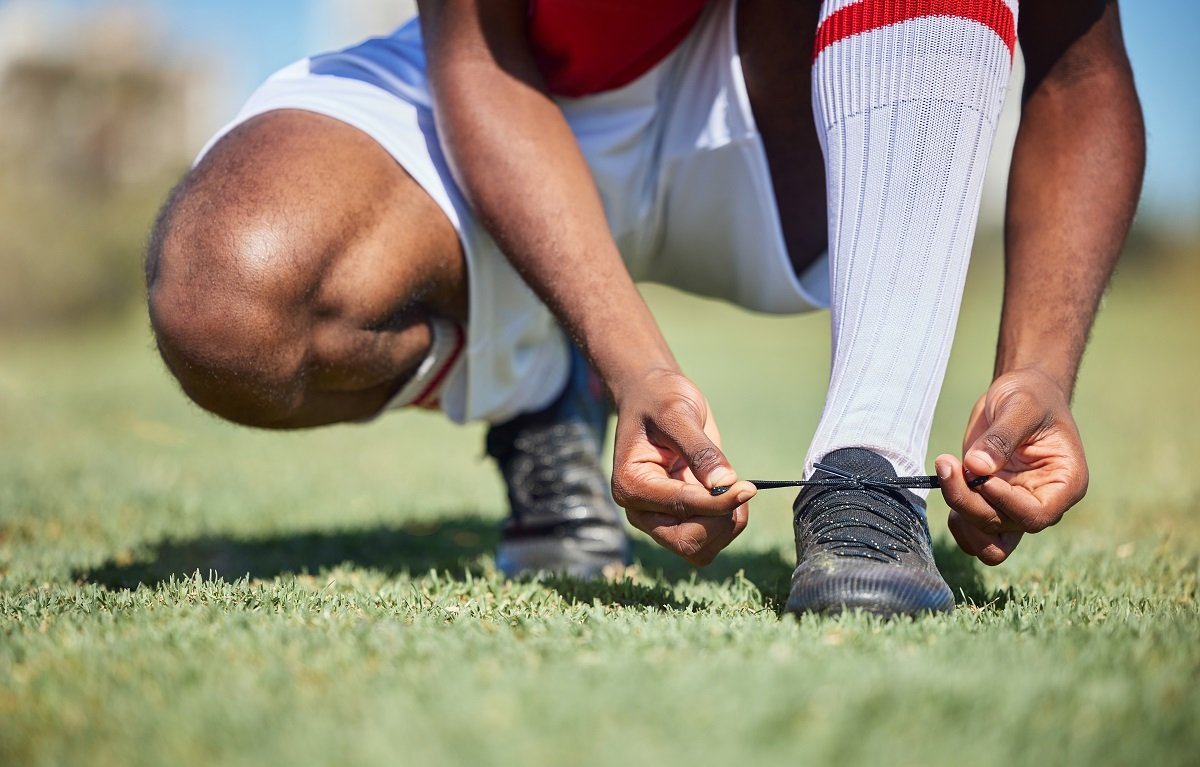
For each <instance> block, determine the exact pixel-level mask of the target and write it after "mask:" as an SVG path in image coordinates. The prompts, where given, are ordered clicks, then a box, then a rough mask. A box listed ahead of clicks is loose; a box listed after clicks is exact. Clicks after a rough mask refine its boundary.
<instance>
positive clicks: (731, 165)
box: [201, 0, 829, 423]
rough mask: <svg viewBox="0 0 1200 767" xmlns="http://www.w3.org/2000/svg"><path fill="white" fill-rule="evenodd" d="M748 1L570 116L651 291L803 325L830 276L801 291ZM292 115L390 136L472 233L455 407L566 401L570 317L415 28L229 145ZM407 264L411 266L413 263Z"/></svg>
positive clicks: (297, 68)
mask: <svg viewBox="0 0 1200 767" xmlns="http://www.w3.org/2000/svg"><path fill="white" fill-rule="evenodd" d="M735 12H736V11H735V2H734V0H723V2H718V3H715V4H713V5H712V6H710V7H709V8H708V9H707V10H706V11H705V13H704V16H703V17H702V18H701V20H700V21H699V22H698V23H697V25H696V28H695V29H694V30H693V31H692V33H691V34H690V35H689V37H688V38H687V39H686V40H685V41H684V42H683V43H682V44H680V46H679V47H678V48H677V49H676V50H675V51H673V52H672V53H671V55H670V56H668V57H667V58H666V59H664V60H663V61H661V62H660V63H659V64H658V65H656V66H655V67H654V68H653V69H651V70H650V71H649V72H647V73H646V74H644V75H643V76H641V77H640V78H638V79H637V80H635V81H634V82H632V83H630V84H628V85H626V86H623V87H621V88H618V89H615V90H611V91H606V92H604V93H599V94H596V95H591V96H585V97H582V98H574V99H571V98H560V99H558V100H557V101H558V104H559V106H560V107H561V108H562V111H563V114H564V115H565V116H566V118H567V122H568V123H569V124H570V126H571V129H572V130H573V131H574V133H575V136H576V138H577V139H578V141H579V145H580V147H581V149H582V150H583V154H584V157H585V158H586V159H587V162H588V164H589V166H590V168H591V171H592V175H593V176H594V178H595V180H596V185H597V187H598V189H599V191H600V196H601V199H602V200H603V203H604V210H605V213H606V215H607V217H608V223H609V227H610V228H611V230H612V233H613V236H614V238H615V240H616V243H617V245H618V247H619V249H620V251H621V255H622V257H623V258H624V260H625V264H626V266H627V267H628V268H629V272H630V274H631V275H632V276H633V278H634V279H635V280H639V281H648V282H659V283H663V284H667V285H671V286H674V287H676V288H680V289H682V290H685V291H688V292H691V293H696V294H699V295H702V296H709V297H713V298H719V299H725V300H728V301H731V302H733V303H735V304H737V305H739V306H742V307H745V308H747V309H750V310H754V311H759V312H769V313H774V314H795V313H800V312H807V311H812V310H814V309H818V308H824V307H827V306H828V303H829V265H828V260H827V259H826V258H825V257H822V258H820V259H818V260H817V261H816V262H815V263H814V264H813V265H812V266H811V267H809V269H808V270H807V271H806V272H805V273H804V274H803V275H802V276H801V277H800V278H797V276H796V274H795V272H794V270H793V269H792V265H791V261H790V260H789V258H788V254H787V248H786V246H785V244H784V240H783V231H782V229H781V227H780V223H779V216H778V212H777V208H776V204H775V194H774V190H773V188H772V185H771V176H770V171H769V169H768V167H767V159H766V154H765V152H764V150H763V144H762V139H761V137H760V136H759V133H758V130H757V128H756V127H755V123H754V116H753V114H752V113H751V110H750V101H749V98H748V96H747V94H746V86H745V82H744V80H743V78H742V68H741V61H740V59H739V57H738V52H737V46H736V34H735V31H736V24H735ZM277 109H301V110H306V111H311V112H315V113H318V114H322V115H326V116H329V117H333V118H335V119H337V120H340V121H342V122H344V123H347V124H349V125H351V126H354V127H355V128H358V129H359V130H361V131H363V132H364V133H366V134H368V135H369V136H371V137H372V138H374V139H375V140H376V141H377V142H379V144H380V145H381V146H383V148H384V149H386V150H387V151H388V152H389V153H391V155H392V156H393V157H394V158H395V159H396V161H397V162H398V163H399V164H400V165H401V166H403V167H404V169H405V170H406V171H407V172H408V174H409V175H410V176H412V178H413V179H414V180H416V182H417V183H418V184H420V185H421V187H423V188H424V189H425V191H426V192H428V193H429V195H430V196H431V197H432V198H433V199H434V200H435V201H436V202H437V203H438V205H439V206H440V207H441V209H442V210H443V211H444V212H445V213H446V215H447V216H448V217H449V219H450V221H451V223H453V225H454V226H455V228H456V229H457V230H458V233H459V237H460V239H461V241H462V246H463V251H464V252H465V254H466V259H467V273H468V279H469V291H470V299H469V323H468V327H467V341H466V349H465V353H464V355H463V358H462V360H461V361H460V362H459V363H458V364H457V365H456V366H455V368H454V369H453V370H452V371H451V373H450V375H449V376H448V377H447V379H446V384H445V388H444V389H443V391H442V396H441V405H442V408H443V410H445V411H446V413H447V415H449V416H450V418H452V419H454V420H455V421H459V422H462V421H468V420H479V419H482V420H487V421H490V422H493V423H496V422H500V421H503V420H506V419H508V418H510V417H512V416H514V415H516V414H518V413H520V412H526V411H530V410H535V409H538V408H540V407H543V406H545V405H546V404H548V403H549V402H550V401H551V400H553V399H554V397H555V396H556V395H557V394H558V392H559V391H560V390H561V389H562V386H563V382H564V381H565V380H566V376H567V368H568V364H569V362H568V359H569V355H568V351H567V342H566V340H565V337H564V335H563V333H562V331H561V330H560V329H559V327H558V325H557V323H556V321H555V319H554V317H553V316H552V315H551V314H550V312H549V311H548V310H547V309H546V308H545V306H543V305H542V303H541V302H540V301H539V300H538V298H537V297H536V296H535V295H534V294H533V292H532V291H531V290H530V289H529V288H528V286H526V285H525V284H524V282H522V280H521V278H520V277H518V276H517V274H516V272H515V271H514V270H513V269H512V267H511V266H510V265H509V263H508V261H507V260H506V259H505V257H504V255H503V254H502V253H501V252H500V251H499V249H498V248H497V247H496V245H495V243H494V242H493V241H492V239H491V237H490V236H489V235H488V234H487V232H486V231H484V229H483V227H482V226H481V225H480V224H479V223H478V222H477V221H476V219H475V217H474V215H473V214H472V213H471V210H470V208H469V206H468V205H467V204H466V201H465V200H464V198H463V195H462V193H461V192H460V191H459V189H458V187H457V186H456V185H455V183H454V180H453V179H452V178H451V175H450V171H449V168H448V167H447V165H446V160H445V157H444V155H443V153H442V149H441V146H440V144H439V142H438V136H437V131H436V129H435V126H434V119H433V113H432V111H431V106H430V96H429V88H428V84H427V82H426V78H425V54H424V49H423V47H422V42H421V32H420V27H419V25H418V24H417V20H416V19H413V20H411V21H410V22H408V23H407V24H405V25H404V26H402V27H401V28H400V29H399V30H397V31H396V32H395V33H394V34H392V35H391V36H389V37H380V38H372V39H370V40H367V41H366V42H364V43H362V44H360V45H358V46H355V47H353V48H349V49H347V50H344V51H340V52H337V53H330V54H324V55H320V56H314V57H312V58H310V59H305V60H303V61H300V62H297V63H296V64H293V65H292V66H290V67H287V68H286V69H283V70H282V71H280V72H278V73H276V74H275V75H273V76H272V77H271V78H270V79H269V80H268V81H267V82H266V83H265V84H264V85H263V86H262V87H261V88H259V89H258V91H256V92H255V93H254V95H252V96H251V97H250V99H249V101H248V102H247V104H246V105H245V107H243V109H242V111H241V112H240V113H239V114H238V116H237V118H236V119H235V120H234V121H233V122H232V123H230V124H229V125H228V126H226V127H225V128H224V129H222V130H221V131H220V132H219V133H218V135H217V136H215V137H214V138H213V139H212V140H211V141H210V142H209V144H208V146H206V147H205V148H204V150H203V151H202V152H201V157H203V155H204V153H205V152H207V151H208V150H209V149H210V148H211V147H212V146H213V144H215V143H216V142H217V140H219V139H220V138H221V137H222V136H224V135H225V134H226V133H228V132H229V131H230V130H231V129H232V128H234V127H235V126H237V125H239V124H241V123H243V122H245V121H247V120H249V119H250V118H252V117H254V116H256V115H260V114H263V113H264V112H269V111H272V110H277ZM398 256H402V254H398Z"/></svg>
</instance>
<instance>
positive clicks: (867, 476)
mask: <svg viewBox="0 0 1200 767" xmlns="http://www.w3.org/2000/svg"><path fill="white" fill-rule="evenodd" d="M821 464H822V465H823V466H826V467H827V469H826V470H821V469H818V470H817V472H816V473H815V474H814V475H813V479H829V480H831V481H833V484H830V485H828V486H820V487H807V488H805V489H804V490H803V492H801V493H800V496H799V497H798V498H796V504H795V506H794V507H793V508H794V512H795V527H796V560H797V562H798V564H797V566H796V572H795V573H794V574H793V575H792V590H791V593H790V594H789V595H788V601H787V608H786V609H787V611H788V612H793V613H806V612H814V613H838V612H842V611H844V610H855V609H859V610H865V611H866V612H871V613H875V614H876V615H883V616H894V615H916V614H919V613H925V612H951V611H952V610H954V594H953V593H951V591H950V587H949V586H947V585H946V581H944V580H943V579H942V576H941V574H940V573H939V572H938V569H937V565H936V564H935V563H934V561H933V549H932V545H931V542H930V538H929V525H928V524H927V523H926V521H925V503H924V501H922V500H921V499H920V498H919V497H918V496H916V495H914V494H913V493H911V492H909V491H908V490H905V489H903V488H900V487H889V486H887V485H886V484H884V483H880V482H872V480H878V479H894V478H895V477H896V470H895V469H894V468H892V465H891V463H890V462H889V461H888V460H887V459H885V458H883V457H882V456H880V455H878V454H876V453H873V452H871V451H870V450H865V449H862V448H845V449H842V450H836V451H834V452H832V453H830V454H829V455H827V456H825V458H824V460H822V461H821ZM838 480H840V481H838Z"/></svg>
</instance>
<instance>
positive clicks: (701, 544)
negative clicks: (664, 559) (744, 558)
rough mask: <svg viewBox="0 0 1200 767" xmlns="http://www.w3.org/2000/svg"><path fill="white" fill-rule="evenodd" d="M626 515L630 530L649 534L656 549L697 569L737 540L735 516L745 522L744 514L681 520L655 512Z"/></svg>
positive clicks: (736, 520) (736, 519)
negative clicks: (661, 549)
mask: <svg viewBox="0 0 1200 767" xmlns="http://www.w3.org/2000/svg"><path fill="white" fill-rule="evenodd" d="M742 508H744V507H742ZM627 516H628V517H629V521H630V523H631V524H632V525H633V526H634V527H636V528H637V529H639V530H641V531H643V532H645V533H646V534H647V535H649V536H650V537H651V538H652V539H653V540H654V542H655V543H657V544H658V545H659V546H662V547H663V548H664V549H667V550H668V551H670V552H672V553H673V554H676V555H678V556H680V557H683V558H684V559H686V560H687V561H688V562H689V563H691V564H693V565H695V566H697V567H704V566H705V565H707V564H709V563H710V562H712V561H713V560H714V559H716V557H717V554H719V553H720V552H721V550H722V549H724V548H725V547H726V546H728V545H729V543H730V541H732V540H733V539H734V538H736V537H737V535H738V532H739V530H738V525H739V523H738V518H739V516H741V518H742V520H744V519H745V516H744V514H740V515H739V513H737V512H735V513H734V514H733V515H731V516H729V517H724V518H722V517H693V518H692V519H687V520H683V521H680V520H677V519H675V518H673V517H671V516H670V515H667V514H659V513H656V512H629V513H628V514H627ZM742 526H743V527H744V524H743V525H742Z"/></svg>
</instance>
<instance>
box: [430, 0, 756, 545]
mask: <svg viewBox="0 0 1200 767" xmlns="http://www.w3.org/2000/svg"><path fill="white" fill-rule="evenodd" d="M420 11H421V27H422V33H423V36H424V40H425V48H426V57H427V61H428V73H429V78H430V84H431V89H432V91H433V96H434V109H435V117H436V119H437V124H438V130H439V133H440V135H441V140H442V144H443V146H444V148H445V150H446V154H447V157H448V159H449V162H450V167H451V170H452V172H453V173H454V177H455V180H456V181H457V182H458V184H459V187H460V188H461V189H462V190H463V192H464V194H465V195H466V197H467V199H468V200H469V201H470V203H471V205H472V207H473V209H474V210H475V212H476V214H477V215H478V216H479V218H480V221H481V222H482V223H483V225H484V226H485V227H486V228H487V230H488V232H489V233H490V234H491V235H492V236H493V238H494V239H495V240H496V243H497V244H498V245H499V246H500V248H501V250H503V252H504V254H505V255H506V256H507V257H508V259H509V261H510V262H511V263H512V264H513V266H514V267H515V268H516V269H517V271H518V272H519V273H520V274H521V276H522V277H523V278H524V279H525V281H526V282H527V283H528V284H529V285H530V287H531V288H533V290H534V291H535V292H536V293H537V294H538V295H539V296H540V297H541V298H542V300H543V301H544V302H545V303H546V305H547V306H548V307H549V308H550V310H551V311H552V312H553V313H554V314H555V315H556V316H557V317H558V319H559V321H560V322H562V324H563V325H564V326H565V327H566V329H567V330H568V332H569V333H570V334H571V336H572V337H573V338H574V339H575V340H576V341H577V342H578V343H579V344H580V346H581V347H582V348H583V350H584V352H585V354H586V355H587V356H588V358H589V359H590V360H591V361H592V362H593V364H594V365H595V366H596V369H597V372H598V373H599V374H600V376H601V378H602V379H603V380H604V382H605V384H606V385H607V386H608V388H609V390H610V391H611V392H612V394H613V397H614V399H615V401H616V403H617V407H618V429H617V445H616V461H615V466H614V471H613V476H614V492H615V494H616V495H617V496H618V497H617V500H618V502H620V503H621V504H622V505H623V506H625V507H626V509H627V510H629V511H630V519H631V521H633V523H634V524H635V525H636V526H638V527H639V528H641V529H643V530H645V531H646V532H648V533H650V534H651V535H652V536H653V537H654V538H655V539H656V540H657V541H658V542H659V543H660V544H662V545H664V546H666V547H667V548H670V549H672V550H674V551H676V552H677V553H680V554H682V555H684V556H686V557H688V558H689V559H692V561H694V562H696V563H703V562H704V561H707V560H708V559H711V557H712V556H715V554H716V552H717V551H719V550H720V548H721V547H723V546H724V545H726V544H727V543H728V542H729V541H730V540H732V537H733V536H734V535H736V534H737V533H738V532H740V530H741V527H744V525H745V512H744V509H742V510H741V511H740V524H739V522H738V514H732V515H731V512H734V510H735V507H738V506H740V504H742V503H744V502H745V500H746V499H747V498H748V496H749V495H753V492H754V488H753V485H750V484H749V483H741V484H740V485H738V486H737V487H736V488H735V492H730V493H727V494H726V496H721V497H717V498H713V497H712V496H710V495H709V494H708V492H707V491H706V490H705V488H706V487H712V486H715V485H724V484H730V483H732V482H733V481H734V480H736V474H734V472H733V470H732V469H731V468H730V467H729V465H728V462H727V461H726V460H725V457H724V455H723V454H722V453H721V451H720V449H719V448H717V447H716V445H715V444H714V439H715V427H713V426H712V425H711V416H710V413H709V412H708V405H707V403H706V402H705V400H704V397H703V395H701V394H700V392H699V390H697V389H696V388H695V386H694V385H692V384H691V382H690V381H688V380H687V379H686V378H685V377H684V376H683V374H682V373H681V371H680V368H679V365H678V363H677V362H676V361H675V358H674V356H673V355H672V354H671V351H670V349H669V348H668V347H667V344H666V341H665V340H664V339H663V336H662V334H661V332H660V331H659V328H658V325H657V323H656V322H655V320H654V317H653V316H652V315H651V313H650V311H649V309H648V308H647V307H646V305H645V303H644V302H643V300H642V298H641V295H640V293H638V291H637V288H636V287H635V286H634V283H633V280H632V279H631V278H630V276H629V273H628V271H627V270H626V268H625V265H624V263H623V261H622V260H621V256H620V253H619V252H618V250H617V247H616V243H615V242H614V241H613V238H612V235H611V234H610V232H609V230H608V224H607V221H606V219H605V215H604V209H603V206H602V204H601V202H600V197H599V194H598V193H597V191H596V188H595V184H594V182H593V180H592V176H591V173H590V171H589V169H588V167H587V164H586V162H585V160H584V158H583V155H582V153H581V152H580V150H579V147H578V144H577V143H576V141H575V137H574V135H573V134H572V133H571V130H570V127H569V126H568V125H567V122H566V119H565V118H564V117H563V114H562V112H561V111H560V110H559V108H558V106H557V105H556V104H555V103H554V102H553V100H552V99H551V98H550V97H549V95H548V94H547V92H546V89H545V86H544V84H543V82H542V78H541V75H540V73H539V71H538V69H537V66H536V64H535V61H534V58H533V55H532V52H531V49H530V45H529V42H528V39H527V35H526V15H527V13H528V10H527V2H525V0H443V2H423V3H421V4H420ZM706 432H707V433H706ZM688 466H690V467H691V472H690V473H689V472H687V468H688ZM739 499H740V500H739ZM639 513H641V514H642V516H637V515H638V514H639ZM647 515H657V516H654V517H651V516H647ZM664 515H666V516H671V517H674V519H675V523H674V524H668V523H667V520H666V519H665V517H664ZM694 516H714V517H715V516H723V517H724V518H725V519H726V520H728V524H726V523H725V522H721V523H716V522H713V521H711V520H709V521H703V520H702V521H703V525H702V526H707V527H706V528H705V530H699V529H696V528H694V527H692V528H688V529H689V530H691V532H690V533H688V532H686V531H685V530H684V529H682V528H683V527H684V526H683V525H681V524H679V520H681V519H682V520H685V521H686V520H687V519H688V518H689V517H694ZM714 525H716V527H714ZM721 525H725V527H724V528H721ZM668 528H670V529H668ZM718 528H721V529H718ZM709 533H711V534H709Z"/></svg>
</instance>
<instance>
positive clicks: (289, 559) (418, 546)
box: [74, 516, 792, 609]
mask: <svg viewBox="0 0 1200 767" xmlns="http://www.w3.org/2000/svg"><path fill="white" fill-rule="evenodd" d="M634 535H635V536H636V535H637V534H636V533H634ZM498 538H499V535H498V525H497V523H496V522H495V521H493V520H485V519H480V518H477V517H471V516H463V517H455V518H450V519H443V520H437V521H430V522H422V523H412V524H408V525H400V526H382V525H381V526H377V527H371V528H364V529H360V530H333V531H320V532H309V533H293V534H286V535H279V536H272V537H264V538H239V537H235V536H229V535H216V536H205V537H201V538H193V539H190V540H170V541H163V542H161V543H158V544H156V545H154V546H153V547H152V548H150V549H149V550H147V551H144V552H141V553H140V555H137V556H134V557H132V558H130V557H120V558H117V559H113V560H110V561H108V562H105V563H104V564H102V565H100V566H99V567H94V568H90V569H86V570H81V571H78V572H76V573H74V578H75V579H77V580H81V581H84V582H87V583H95V584H98V585H101V586H105V587H106V588H110V589H135V588H137V587H138V586H139V585H146V586H150V587H154V586H157V585H158V584H160V583H163V582H164V581H167V580H168V579H170V578H171V577H172V576H174V577H176V578H183V577H190V576H191V575H193V574H194V573H196V572H197V571H199V572H200V574H201V575H208V574H209V573H215V574H216V575H217V576H219V577H221V578H226V579H235V578H241V577H246V576H248V577H250V578H252V579H270V578H274V577H276V576H280V575H287V574H297V575H304V574H310V575H311V574H316V573H318V572H320V571H321V570H326V569H329V568H333V567H338V566H340V565H348V566H351V567H358V568H363V569H369V570H377V571H379V572H382V573H386V574H388V575H398V574H401V573H424V572H428V571H429V570H438V571H439V572H441V573H444V574H445V575H446V576H448V577H450V578H462V577H464V576H465V574H466V573H468V572H469V573H471V574H472V575H481V574H482V573H483V572H484V564H483V559H482V557H481V555H484V554H490V553H491V552H492V551H494V550H495V548H496V544H497V541H498ZM634 557H635V559H636V560H637V561H638V562H639V563H640V564H641V567H642V570H643V571H644V572H647V573H650V574H656V575H661V578H662V579H663V580H665V581H667V583H673V582H675V581H680V580H689V579H691V578H693V577H695V578H696V579H697V580H699V581H718V582H719V581H724V580H726V579H729V578H732V577H734V576H735V575H736V574H737V573H738V572H739V571H740V572H742V573H743V574H744V576H745V577H746V579H747V580H749V581H750V582H751V583H753V584H754V585H755V586H756V587H757V588H758V589H759V590H760V591H761V592H762V594H763V596H764V597H765V598H767V599H769V600H773V601H774V602H776V603H778V604H782V602H783V600H784V599H785V598H786V597H787V584H788V578H789V576H790V575H791V571H792V568H791V565H790V564H788V563H787V562H785V561H784V560H783V558H782V557H780V555H779V554H778V553H777V552H748V553H742V552H738V551H732V552H725V553H724V554H722V555H721V556H720V557H719V558H718V559H717V561H716V562H714V563H713V564H712V565H710V566H708V567H706V568H704V569H703V570H696V569H694V568H693V567H692V566H691V565H689V564H687V563H686V562H684V561H683V560H682V559H679V558H678V557H676V556H674V555H673V554H670V553H669V552H667V551H664V550H663V549H660V548H658V547H657V546H655V545H653V544H652V543H648V542H646V541H644V540H635V542H634ZM542 583H544V585H546V586H547V587H548V588H553V589H554V590H556V591H558V592H559V593H560V594H561V595H562V596H563V597H564V598H566V599H571V600H575V601H578V602H592V601H594V600H596V599H599V600H600V601H602V602H604V603H606V604H621V605H627V606H647V607H671V608H675V609H701V608H703V607H704V606H705V605H704V604H702V603H700V602H698V601H695V600H688V599H683V600H681V599H678V598H677V597H676V596H675V592H674V589H673V588H672V587H671V586H670V585H666V584H647V583H635V582H632V581H629V580H621V581H617V582H610V581H606V580H601V579H595V580H581V579H578V578H569V577H550V578H544V579H542Z"/></svg>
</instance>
